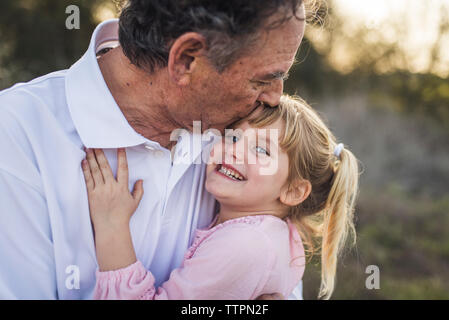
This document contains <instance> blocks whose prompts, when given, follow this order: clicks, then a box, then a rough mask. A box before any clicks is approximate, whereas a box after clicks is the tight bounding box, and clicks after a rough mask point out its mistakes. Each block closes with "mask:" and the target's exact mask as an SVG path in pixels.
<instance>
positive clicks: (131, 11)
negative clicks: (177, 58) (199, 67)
mask: <svg viewBox="0 0 449 320" xmlns="http://www.w3.org/2000/svg"><path fill="white" fill-rule="evenodd" d="M302 3H303V0H128V1H127V2H126V4H125V6H124V7H123V9H122V12H121V14H120V18H119V41H120V45H121V47H122V50H123V52H124V54H125V55H126V56H127V57H128V59H129V60H130V61H131V63H133V64H134V65H136V66H137V67H139V68H142V69H144V70H146V71H148V72H150V73H152V72H154V70H156V69H157V68H162V67H165V66H167V63H168V55H169V51H170V47H171V44H172V43H173V41H174V40H175V39H176V38H178V37H179V36H181V35H182V34H184V33H186V32H197V33H199V34H201V35H203V36H204V37H205V39H206V46H207V57H208V58H209V60H210V61H211V63H212V64H213V65H214V66H215V68H216V69H217V70H218V72H222V71H223V70H224V69H225V68H226V67H227V66H229V65H230V64H231V63H232V62H233V61H234V60H235V59H236V58H237V57H238V55H239V54H240V53H241V52H242V50H243V49H244V48H247V46H248V45H249V44H250V43H251V41H253V40H254V39H255V38H256V37H257V35H258V34H259V33H258V31H260V30H261V28H262V27H266V28H275V27H277V26H279V25H281V24H282V23H284V22H285V21H287V20H288V19H291V18H293V17H295V18H296V19H300V20H303V19H304V17H302V16H298V12H299V10H298V9H299V8H300V6H301V5H302ZM277 13H280V15H279V19H277V20H276V21H273V22H272V23H270V25H267V19H268V18H269V17H271V16H273V15H274V14H277Z"/></svg>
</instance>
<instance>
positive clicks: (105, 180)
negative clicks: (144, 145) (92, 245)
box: [82, 148, 143, 232]
mask: <svg viewBox="0 0 449 320" xmlns="http://www.w3.org/2000/svg"><path fill="white" fill-rule="evenodd" d="M86 153H87V157H86V158H87V159H84V160H83V161H82V168H83V173H84V178H85V180H86V186H87V194H88V197H89V210H90V218H91V220H92V224H93V226H94V230H95V231H96V232H97V231H98V230H109V231H114V230H120V229H123V228H126V229H128V228H129V220H130V219H131V216H132V215H133V213H134V211H136V209H137V207H138V205H139V203H140V200H141V199H142V196H143V181H142V180H138V181H137V182H136V184H135V185H134V190H133V191H132V193H130V191H129V188H128V163H127V159H126V151H125V149H123V148H121V149H118V150H117V179H115V178H114V175H113V173H112V170H111V167H110V166H109V163H108V160H107V159H106V157H105V155H104V153H103V151H102V150H101V149H94V150H92V149H87V150H86Z"/></svg>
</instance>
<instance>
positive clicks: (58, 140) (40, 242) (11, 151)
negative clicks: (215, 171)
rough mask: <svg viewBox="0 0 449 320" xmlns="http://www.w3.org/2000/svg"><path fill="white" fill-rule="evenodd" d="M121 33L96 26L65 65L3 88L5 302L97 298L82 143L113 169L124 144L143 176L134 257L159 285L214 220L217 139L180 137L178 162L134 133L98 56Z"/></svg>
mask: <svg viewBox="0 0 449 320" xmlns="http://www.w3.org/2000/svg"><path fill="white" fill-rule="evenodd" d="M117 31H118V23H117V20H116V19H114V20H109V21H106V22H104V23H102V24H100V25H99V26H98V27H97V28H96V29H95V31H94V33H93V36H92V39H91V42H90V45H89V48H88V50H87V52H86V53H85V54H84V56H83V57H82V58H81V59H80V60H78V61H77V62H76V63H75V64H74V65H73V66H71V67H70V68H69V69H68V70H63V71H58V72H54V73H51V74H48V75H46V76H43V77H40V78H37V79H34V80H32V81H30V82H28V83H21V84H17V85H15V86H13V87H12V88H9V89H7V90H4V91H2V92H0V149H1V151H0V299H17V298H18V299H90V298H91V297H92V293H93V289H94V285H95V270H96V269H97V267H98V265H97V261H96V255H95V247H94V237H93V232H92V226H91V222H90V217H89V207H88V199H87V192H86V186H85V182H84V176H83V173H82V170H81V161H82V159H84V157H85V153H84V151H83V147H84V146H85V147H87V148H103V149H104V151H105V154H106V156H107V158H108V161H109V163H110V165H111V167H112V169H113V171H114V173H115V172H116V165H117V159H116V151H117V148H123V147H124V148H126V152H127V156H128V163H129V174H130V175H129V178H130V182H129V187H130V190H132V188H133V186H134V183H135V182H136V181H137V180H138V179H143V180H144V196H143V199H142V201H141V203H140V205H139V208H138V209H137V211H136V212H135V213H134V215H133V216H132V218H131V222H130V228H131V234H132V240H133V244H134V248H135V250H136V254H137V258H138V259H139V260H140V261H142V263H143V264H144V265H145V267H147V268H148V269H149V270H151V272H152V273H153V274H154V276H155V278H156V285H160V284H161V283H162V282H164V281H166V280H167V279H168V278H169V275H170V272H171V271H172V270H173V269H175V268H177V267H179V266H180V264H181V262H182V260H183V257H184V254H185V252H186V250H187V249H188V247H189V245H190V244H191V241H192V239H191V238H192V236H193V234H194V231H195V229H196V228H204V227H205V226H207V225H208V224H209V223H210V222H211V220H212V218H213V213H214V208H215V200H214V199H213V198H212V196H211V195H210V194H209V193H207V191H206V190H205V188H204V181H205V170H204V169H205V164H204V162H203V161H199V159H200V158H201V157H202V151H203V152H207V153H208V152H209V151H208V150H209V147H210V145H211V140H212V139H211V140H207V139H206V140H205V141H202V139H201V137H199V136H198V135H195V134H189V135H187V137H183V139H180V141H179V142H178V143H177V146H176V152H175V154H174V162H173V163H172V158H171V153H170V151H169V150H167V149H165V148H163V147H161V146H160V145H159V144H158V143H156V142H154V141H150V140H148V139H146V138H144V137H143V136H141V135H139V134H138V133H136V132H135V131H134V130H133V128H132V127H131V126H130V125H129V124H128V122H127V121H126V119H125V117H124V116H123V114H122V112H121V110H120V108H119V107H118V106H117V104H116V102H115V100H114V98H113V97H112V95H111V94H110V92H109V90H108V88H107V85H106V83H105V82H104V79H103V77H102V74H101V72H100V69H99V66H98V63H97V59H96V52H97V50H98V47H99V46H100V45H101V44H104V43H106V42H108V41H116V40H117V38H118V36H117ZM195 139H196V140H195ZM194 141H196V142H198V141H200V144H201V145H200V148H194V147H192V146H193V145H195V142H194ZM179 159H181V160H182V161H176V160H179Z"/></svg>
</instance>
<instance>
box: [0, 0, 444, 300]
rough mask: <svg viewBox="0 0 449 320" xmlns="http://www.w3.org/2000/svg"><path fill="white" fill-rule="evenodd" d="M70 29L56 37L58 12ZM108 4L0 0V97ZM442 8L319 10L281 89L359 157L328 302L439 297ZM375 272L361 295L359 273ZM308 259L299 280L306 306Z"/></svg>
mask: <svg viewBox="0 0 449 320" xmlns="http://www.w3.org/2000/svg"><path fill="white" fill-rule="evenodd" d="M72 4H74V5H77V6H78V7H79V8H80V12H81V22H80V23H81V28H80V29H79V30H76V29H75V30H67V29H66V28H65V21H66V18H67V17H68V14H66V13H65V9H66V7H67V6H68V5H72ZM117 14H118V6H117V1H113V0H70V1H66V0H2V1H1V2H0V90H1V89H4V88H7V87H9V86H11V85H13V84H14V83H16V82H24V81H28V80H31V79H32V78H34V77H37V76H40V75H43V74H46V73H48V72H51V71H55V70H58V69H66V68H68V67H70V65H71V64H73V63H74V62H75V61H76V60H77V59H79V58H80V57H81V55H82V54H83V53H84V52H85V50H86V49H87V46H88V43H89V40H90V36H91V33H92V31H93V30H94V28H95V26H96V24H97V23H98V22H100V21H102V20H105V19H108V18H111V17H114V16H117ZM448 75H449V3H448V1H445V0H428V1H421V0H395V1H388V0H364V1H359V0H328V1H327V2H325V3H324V2H323V3H321V5H320V7H319V8H318V10H317V16H316V18H315V19H314V21H312V22H311V24H310V25H309V26H308V28H307V31H306V39H305V40H304V42H303V44H302V46H301V50H300V52H299V53H298V63H297V64H296V65H295V66H294V67H293V69H292V71H291V75H290V78H289V80H288V81H287V82H286V84H285V90H286V92H288V93H291V94H299V95H301V96H303V97H304V98H306V100H308V101H309V103H311V104H312V106H314V107H315V108H316V109H317V110H319V112H320V113H321V114H322V116H323V117H324V118H325V119H326V121H327V123H328V124H329V126H330V127H331V128H332V130H333V131H334V133H335V134H336V136H337V137H338V138H339V139H340V140H341V141H342V142H343V143H344V144H345V145H346V146H347V147H349V148H351V149H352V150H353V152H354V154H355V155H356V156H357V157H358V158H359V159H360V161H361V164H362V168H363V173H362V175H361V190H360V195H359V201H358V205H357V212H356V217H357V218H356V228H357V235H358V238H357V245H356V247H354V248H352V249H348V250H346V252H345V254H344V255H343V256H342V258H341V260H340V263H339V267H338V272H337V283H336V289H335V292H334V295H333V297H332V298H333V299H449V81H448ZM369 265H376V266H378V267H379V270H380V289H371V290H369V289H367V288H366V286H365V281H366V278H367V277H368V276H369V274H366V273H365V270H366V267H367V266H369ZM319 278H320V274H319V261H318V260H317V259H314V260H312V261H311V263H310V264H309V265H308V266H307V267H306V272H305V274H304V298H305V299H316V297H317V293H318V289H319Z"/></svg>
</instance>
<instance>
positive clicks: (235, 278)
mask: <svg viewBox="0 0 449 320" xmlns="http://www.w3.org/2000/svg"><path fill="white" fill-rule="evenodd" d="M213 224H214V222H213V223H212V224H211V226H212V225H213ZM304 269H305V255H304V248H303V245H302V241H301V237H300V236H299V234H298V231H297V229H296V228H295V227H294V226H293V224H292V223H291V222H290V221H289V220H287V222H285V221H284V220H281V219H279V218H277V217H274V216H271V215H254V216H247V217H241V218H236V219H232V220H228V221H225V222H224V223H221V224H219V225H216V226H214V227H212V228H208V229H198V230H196V233H195V240H194V242H193V244H192V246H191V247H190V248H189V250H188V251H187V253H186V254H185V257H184V261H183V263H182V265H181V267H180V268H178V269H175V270H173V271H172V273H171V274H170V278H169V279H168V280H167V281H166V282H164V283H163V284H162V285H161V286H160V287H159V288H155V287H154V282H155V279H154V277H153V275H152V274H151V272H150V271H148V270H146V269H145V268H144V266H143V265H142V263H141V262H140V261H137V262H136V263H134V264H132V265H129V266H128V267H125V268H123V269H119V270H114V271H106V272H100V271H98V270H97V272H96V276H97V282H96V285H95V291H94V299H126V300H131V299H144V300H184V299H189V300H190V299H191V300H197V299H198V300H206V299H210V300H213V299H216V300H252V299H255V298H257V297H259V296H260V295H262V294H271V293H281V294H282V295H283V296H284V297H288V296H289V295H290V293H291V292H292V291H293V289H294V288H295V287H296V286H297V285H298V283H299V281H300V280H301V278H302V275H303V273H304Z"/></svg>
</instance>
